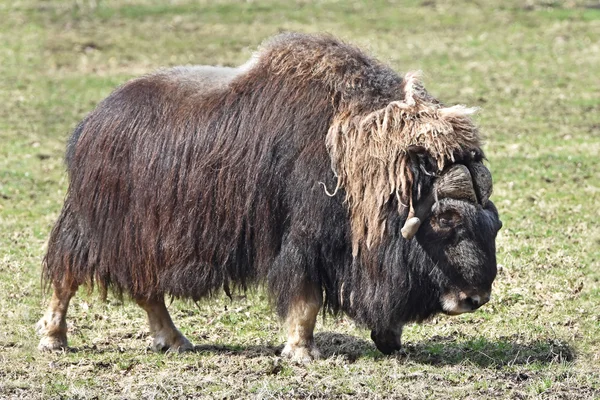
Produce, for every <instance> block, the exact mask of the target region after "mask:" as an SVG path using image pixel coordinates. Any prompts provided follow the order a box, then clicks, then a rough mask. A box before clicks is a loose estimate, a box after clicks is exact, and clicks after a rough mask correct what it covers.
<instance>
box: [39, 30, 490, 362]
mask: <svg viewBox="0 0 600 400" xmlns="http://www.w3.org/2000/svg"><path fill="white" fill-rule="evenodd" d="M470 112H471V111H470V109H466V108H464V107H451V108H444V107H443V106H442V105H441V103H440V102H439V101H437V100H436V99H434V98H433V97H431V96H430V95H429V94H428V93H427V92H426V91H425V90H424V88H423V87H422V86H421V84H420V81H418V79H417V78H416V75H407V77H406V78H405V79H402V78H400V77H399V76H398V75H397V74H396V73H395V72H394V71H392V70H391V69H389V68H388V67H386V66H384V65H382V64H380V63H379V62H377V61H375V60H373V59H372V58H370V57H368V56H366V55H365V54H363V53H362V52H361V51H359V50H358V49H356V48H354V47H352V46H348V45H346V44H344V43H342V42H340V41H338V40H336V39H333V38H331V37H328V36H310V35H300V34H287V35H281V36H279V37H277V38H275V39H272V40H271V41H270V42H268V43H267V44H266V45H264V46H263V48H262V49H261V50H260V51H259V52H258V53H257V55H256V56H255V57H254V58H253V59H252V60H251V61H249V62H248V63H247V64H245V65H243V66H241V67H239V68H222V67H207V66H201V67H177V68H173V69H168V70H163V71H159V72H157V73H155V74H152V75H147V76H144V77H141V78H138V79H134V80H132V81H130V82H128V83H126V84H124V85H123V86H122V87H120V88H118V89H117V90H116V91H115V92H113V93H112V94H111V95H110V96H109V97H108V98H107V99H105V100H104V101H102V102H101V103H100V104H99V105H98V107H97V108H96V109H95V110H94V111H93V112H92V113H90V114H89V115H88V116H87V117H86V118H85V119H84V120H83V121H82V122H81V123H80V124H79V125H78V126H77V128H76V129H75V131H74V133H73V135H72V137H71V139H70V140H69V143H68V146H67V156H66V159H67V167H68V172H69V189H68V192H67V196H66V199H65V204H64V207H63V210H62V212H61V215H60V217H59V219H58V221H57V223H56V225H55V226H54V228H53V230H52V233H51V237H50V241H49V244H48V252H47V255H46V257H45V260H44V277H45V278H46V279H47V281H48V282H51V283H52V286H53V289H54V293H53V298H52V300H51V304H50V307H49V309H48V311H47V313H46V315H45V316H44V318H42V320H40V323H39V327H40V331H41V332H42V335H43V337H42V341H41V342H40V347H41V348H43V349H56V348H62V347H65V346H66V343H67V341H66V322H65V316H66V309H67V307H68V303H69V300H70V298H71V297H72V296H73V295H74V293H75V291H76V290H77V288H78V286H80V285H82V284H88V285H96V286H98V287H99V288H100V289H101V291H103V292H106V291H107V290H109V289H112V290H113V291H114V292H116V293H117V294H118V295H123V294H126V295H128V296H130V297H132V298H133V299H134V300H135V301H136V302H137V303H138V304H139V305H140V306H141V307H142V308H144V310H145V311H146V312H147V313H148V319H149V323H150V330H151V332H152V334H153V336H154V345H153V347H154V348H155V349H158V350H163V349H180V350H187V349H190V348H192V346H191V343H190V342H189V341H188V340H187V339H186V338H185V337H184V336H183V335H181V333H180V332H179V331H177V329H176V328H175V326H174V324H173V323H172V321H171V319H170V317H169V314H168V311H167V309H166V307H165V304H164V300H163V298H164V296H165V295H169V296H175V297H184V298H192V299H194V300H198V299H200V298H203V297H205V296H208V295H210V294H212V293H214V292H216V291H218V290H221V289H224V290H225V292H227V293H228V294H229V293H230V291H231V290H236V289H241V290H244V289H246V288H247V286H248V285H249V284H251V283H256V282H267V283H268V289H269V292H270V294H271V295H272V297H273V298H274V299H275V302H276V304H277V308H278V311H279V314H280V315H281V316H282V317H285V318H287V321H288V326H289V329H290V331H289V334H288V344H287V345H286V348H285V349H284V354H286V355H290V356H292V357H294V358H301V359H309V358H315V357H317V356H318V351H317V350H316V347H315V346H314V340H313V337H312V332H313V329H314V324H315V320H316V315H317V313H318V311H319V309H320V308H321V306H322V305H323V304H325V306H326V307H327V308H329V309H330V310H332V311H334V312H337V311H344V312H347V313H348V314H349V315H350V316H352V317H353V318H355V319H356V320H357V321H358V322H360V323H363V324H365V325H367V326H368V327H370V328H371V329H373V332H374V335H375V336H374V340H375V342H376V343H377V345H378V347H379V348H380V349H381V350H382V351H385V352H390V351H393V350H395V349H397V348H399V337H400V336H399V335H400V332H401V327H402V325H403V324H404V323H406V322H408V321H415V320H422V319H424V318H426V317H428V316H429V315H432V314H433V313H436V312H440V311H444V312H446V311H447V312H455V311H456V310H462V309H463V308H464V307H463V306H464V305H465V304H467V303H466V302H467V301H469V302H470V303H469V304H471V305H473V304H474V303H473V301H474V300H473V299H475V298H476V297H477V296H478V297H477V298H481V297H482V296H484V295H480V294H477V295H475V294H474V293H476V292H477V293H484V292H485V293H489V288H490V286H491V281H492V280H493V278H494V276H495V254H494V253H495V248H494V246H493V237H495V232H497V229H498V227H497V225H498V223H497V221H498V219H497V212H496V211H495V208H493V204H491V202H489V204H488V201H487V197H489V194H490V193H491V179H489V184H484V185H483V186H485V188H484V189H482V187H483V186H482V184H481V182H483V181H481V179H479V178H477V177H478V176H479V175H478V174H473V176H471V174H470V172H469V171H483V175H481V176H484V177H487V175H486V174H485V172H486V171H487V169H485V167H484V166H483V164H481V160H482V157H483V153H482V152H481V150H480V148H479V143H480V141H479V136H478V131H477V130H476V128H475V127H474V125H473V124H472V122H471V121H470V119H469V118H468V114H469V113H470ZM479 165H480V167H479ZM460 166H462V167H461V168H462V169H461V168H459V167H460ZM482 168H483V169H482ZM488 173H489V171H488ZM446 181H448V182H447V183H444V184H442V183H439V182H446ZM480 181H481V182H480ZM486 182H487V181H486ZM456 183H459V185H458V186H457V185H456ZM444 185H445V186H444ZM486 185H487V186H486ZM446 186H448V187H454V186H456V187H458V188H459V189H460V190H461V191H462V192H460V191H456V190H447V188H446ZM488 186H489V187H488ZM463 189H464V190H463ZM459 192H460V193H459ZM463 192H464V193H463ZM465 193H466V194H465ZM481 193H487V194H486V196H482V195H481ZM484 197H485V198H484ZM490 204H491V205H490ZM442 209H443V210H445V211H444V212H445V213H446V214H449V213H454V214H456V215H457V217H456V218H458V219H460V218H464V219H465V221H462V222H461V224H463V222H464V224H463V225H464V226H467V225H468V226H469V229H467V230H463V231H464V232H463V231H460V232H462V233H460V235H461V236H460V238H458V239H452V240H455V241H456V240H459V239H460V240H459V241H460V242H461V243H463V244H464V245H463V246H462V247H461V250H460V251H463V252H470V253H472V254H473V255H474V256H473V257H472V260H470V263H469V267H468V268H470V269H469V270H468V271H466V272H465V271H460V269H461V268H462V267H461V266H457V265H454V264H456V263H455V261H454V259H452V257H447V256H446V255H445V253H444V252H443V251H441V250H440V249H442V250H444V249H446V247H445V246H442V245H441V244H440V243H445V242H444V240H447V241H448V244H449V245H448V249H452V245H451V241H450V239H449V238H450V236H449V235H450V234H456V235H458V234H459V233H458V232H459V230H456V232H455V231H454V230H452V229H450V230H443V229H438V228H437V227H436V225H435V219H436V218H437V216H436V215H437V214H436V213H439V212H441V211H439V210H442ZM436 210H438V211H436ZM458 219H457V220H458ZM467 220H468V221H467ZM467 222H468V224H467ZM420 224H424V225H425V226H424V228H423V229H420V232H421V233H418V232H417V231H418V230H419V226H420ZM428 224H432V225H431V226H430V225H428ZM461 226H462V225H461ZM409 228H410V229H409ZM430 228H431V229H430ZM407 229H408V230H409V231H410V234H409V235H407V236H405V237H406V239H404V238H402V237H401V235H400V231H401V230H402V232H403V235H404V234H405V231H407ZM444 229H445V228H444ZM477 230H481V231H482V232H489V233H486V234H485V235H484V237H483V239H482V238H475V236H477V235H472V233H473V232H475V231H477ZM415 235H416V236H415ZM413 236H415V237H416V240H410V238H412V237H413ZM480 236H481V235H480ZM463 239H464V240H463ZM423 240H427V241H428V242H431V243H438V245H436V246H433V247H432V249H431V250H429V249H428V247H427V246H426V245H425V243H423ZM490 240H491V242H490ZM484 242H485V243H484ZM465 243H466V244H465ZM490 243H491V245H490ZM430 247H431V246H430ZM458 251H459V250H454V254H457V252H458ZM448 254H450V253H448ZM432 257H433V258H432ZM444 268H447V269H448V270H450V269H453V268H455V269H456V268H457V271H458V272H456V273H451V274H449V273H448V271H444ZM461 274H462V275H461ZM448 276H457V277H458V278H460V279H458V278H457V279H454V278H452V279H451V280H450V281H449V280H448ZM463 277H468V278H469V280H470V281H468V282H467V281H465V280H464V279H463ZM456 282H460V285H458V286H456ZM465 282H466V283H465ZM469 282H471V283H473V282H474V283H476V284H477V288H476V289H472V288H470V287H467V286H468V284H469ZM449 288H454V289H452V290H454V291H451V292H449V290H450V289H449ZM455 289H456V290H455ZM487 296H488V298H489V295H487ZM440 299H443V301H442V300H440ZM485 301H487V300H485ZM485 301H482V302H480V301H479V300H478V303H477V304H475V305H473V306H472V307H471V306H469V308H468V310H472V309H475V308H477V307H478V306H479V305H480V303H481V304H482V303H483V302H485ZM461 307H463V308H461ZM448 310H450V311H448ZM457 312H458V311H457ZM461 312H462V311H461Z"/></svg>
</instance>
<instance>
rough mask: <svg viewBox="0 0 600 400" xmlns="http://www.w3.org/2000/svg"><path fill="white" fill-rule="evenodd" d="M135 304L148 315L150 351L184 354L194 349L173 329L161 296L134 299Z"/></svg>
mask: <svg viewBox="0 0 600 400" xmlns="http://www.w3.org/2000/svg"><path fill="white" fill-rule="evenodd" d="M136 302H137V304H138V305H139V306H140V307H142V308H143V309H144V310H145V311H146V313H147V314H148V324H149V325H150V333H151V334H152V337H153V338H154V340H153V343H152V350H154V351H177V352H184V351H188V350H193V349H194V346H193V345H192V344H191V343H190V341H189V340H187V338H186V337H185V336H183V334H182V333H181V332H179V330H177V328H176V327H175V324H174V323H173V320H172V319H171V316H170V315H169V311H168V310H167V306H166V305H165V300H164V298H163V297H162V296H160V297H154V298H151V299H136Z"/></svg>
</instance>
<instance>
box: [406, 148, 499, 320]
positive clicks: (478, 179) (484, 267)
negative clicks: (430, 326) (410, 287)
mask: <svg viewBox="0 0 600 400" xmlns="http://www.w3.org/2000/svg"><path fill="white" fill-rule="evenodd" d="M419 158H420V160H418V162H417V163H418V164H419V169H420V170H421V171H425V172H426V173H425V174H422V173H418V172H417V173H416V176H417V178H418V179H419V181H420V183H421V186H422V190H421V192H426V193H425V194H424V195H423V196H422V197H420V198H419V199H414V202H415V204H416V206H415V208H414V210H413V211H412V215H411V218H409V220H408V221H407V224H406V225H405V227H404V228H403V232H402V233H403V235H404V236H405V237H409V238H410V237H412V236H413V235H416V239H417V240H418V242H419V244H420V245H421V247H422V248H423V249H424V250H425V252H426V253H427V254H428V255H429V257H430V258H431V259H432V261H433V262H434V263H435V265H436V267H435V270H434V271H432V272H431V276H432V279H433V280H434V281H435V283H436V285H437V287H438V289H439V293H440V295H439V296H440V298H439V302H440V308H441V310H442V311H443V312H445V313H447V314H452V315H455V314H461V313H464V312H470V311H473V310H476V309H477V308H479V307H480V306H482V305H483V304H485V303H486V302H488V301H489V299H490V295H491V287H492V282H493V281H494V278H495V277H496V272H497V270H496V245H495V240H496V235H497V233H498V231H499V230H500V228H501V227H502V222H501V221H500V219H499V216H498V211H497V209H496V207H495V206H494V203H492V202H491V201H490V200H489V196H490V195H491V193H492V178H491V174H490V172H489V170H488V169H487V168H486V167H485V166H484V165H483V163H482V162H481V159H475V160H470V161H467V162H465V164H453V165H451V166H449V167H447V168H446V169H445V170H444V171H442V172H441V173H439V174H436V173H434V172H431V173H429V172H427V169H428V167H429V166H430V165H431V164H430V163H428V162H427V161H426V160H425V158H423V157H419ZM415 172H416V171H415ZM419 175H420V176H419ZM427 187H428V188H429V189H430V190H427ZM423 188H424V190H423Z"/></svg>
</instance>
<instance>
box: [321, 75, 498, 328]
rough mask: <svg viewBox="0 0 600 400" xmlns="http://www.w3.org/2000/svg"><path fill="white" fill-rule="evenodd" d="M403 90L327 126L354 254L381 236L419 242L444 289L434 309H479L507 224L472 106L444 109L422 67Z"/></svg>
mask: <svg viewBox="0 0 600 400" xmlns="http://www.w3.org/2000/svg"><path fill="white" fill-rule="evenodd" d="M400 93H401V98H402V100H397V101H393V102H390V103H389V104H387V105H385V106H384V107H383V108H380V109H377V110H374V111H370V112H368V113H363V114H362V115H361V114H360V113H356V112H355V110H352V106H349V107H348V108H349V111H348V112H347V113H340V115H339V116H338V117H336V118H335V119H334V122H333V124H332V126H331V128H330V130H329V134H328V137H327V146H328V150H329V153H330V155H331V158H332V169H333V171H334V173H335V174H336V177H337V188H336V190H337V189H338V188H343V189H344V191H345V193H346V198H345V200H346V202H347V204H348V207H349V211H350V218H351V231H352V244H353V255H354V256H355V257H357V256H359V255H360V253H361V252H362V253H364V252H369V251H370V250H371V249H372V248H373V247H375V246H377V245H378V244H379V243H380V242H381V239H382V238H383V237H384V235H390V236H392V237H395V238H397V240H398V241H402V240H405V241H411V240H415V239H416V244H415V245H418V246H420V247H421V249H422V250H423V251H422V252H421V253H424V254H425V255H424V256H423V257H425V259H423V260H422V262H421V264H423V265H424V266H426V267H427V268H429V269H428V270H427V271H421V272H422V273H423V274H427V277H426V279H430V280H432V281H433V283H434V285H435V290H436V292H438V297H439V299H438V300H439V302H438V303H437V306H436V308H437V310H430V311H431V313H433V312H435V311H443V312H445V313H447V314H460V313H463V312H467V311H472V310H475V309H477V308H478V307H479V306H481V305H482V304H484V303H485V302H487V301H488V300H489V298H490V290H491V285H492V282H493V280H494V278H495V276H496V256H495V237H496V234H497V232H498V230H499V229H500V227H501V226H502V224H501V222H500V220H499V218H498V212H497V210H496V208H495V206H494V204H493V203H492V202H491V201H490V200H489V197H490V195H491V193H492V179H491V174H490V172H489V171H488V169H487V168H486V167H485V166H484V164H483V163H482V160H483V152H482V151H481V140H480V136H479V132H478V130H477V128H476V126H475V125H474V124H473V122H472V120H471V118H470V116H471V114H473V113H474V112H475V111H476V110H475V109H472V108H467V107H464V106H460V105H459V106H453V107H446V106H444V105H442V104H441V103H440V102H439V101H438V100H436V99H435V98H433V97H432V96H431V95H429V94H428V93H427V91H426V90H425V89H424V87H423V85H422V83H421V81H420V79H419V75H418V74H417V73H409V74H407V75H406V76H405V77H404V79H403V82H402V87H401V88H400ZM391 203H397V208H398V209H397V211H398V214H399V215H400V216H402V217H403V218H405V219H404V221H403V226H402V229H401V231H400V232H390V231H389V229H390V228H389V227H390V226H391V225H390V224H386V220H387V218H388V217H389V205H390V204H391ZM413 238H415V239H413ZM386 242H388V243H389V242H390V241H389V240H387V241H386ZM425 314H426V313H425ZM405 322H406V321H405Z"/></svg>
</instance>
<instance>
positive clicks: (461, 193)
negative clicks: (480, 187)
mask: <svg viewBox="0 0 600 400" xmlns="http://www.w3.org/2000/svg"><path fill="white" fill-rule="evenodd" d="M435 191H436V193H437V195H438V198H440V199H443V198H445V197H452V198H455V199H464V200H469V201H472V202H474V203H476V202H477V194H476V193H475V189H474V187H473V180H472V178H471V173H470V172H469V169H468V168H467V167H466V166H464V165H462V164H454V165H453V166H451V167H450V168H448V169H447V170H446V171H445V172H444V173H442V176H440V177H439V179H438V180H437V181H436V183H435Z"/></svg>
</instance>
